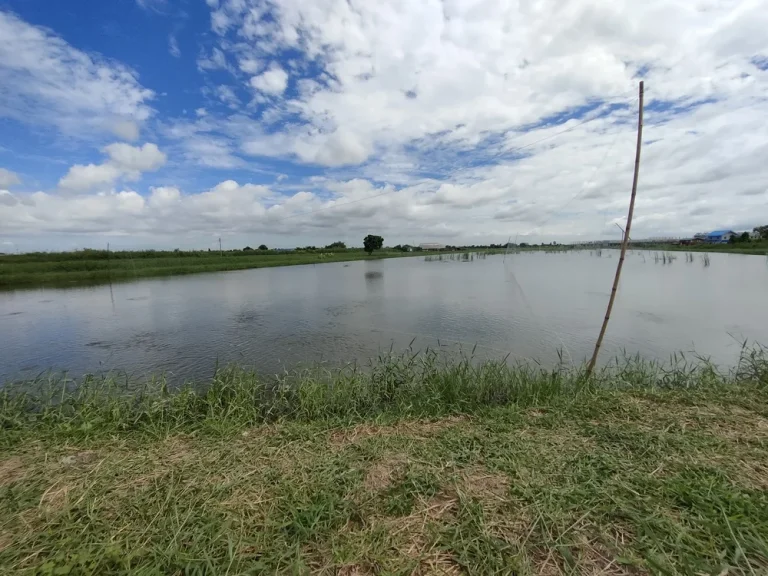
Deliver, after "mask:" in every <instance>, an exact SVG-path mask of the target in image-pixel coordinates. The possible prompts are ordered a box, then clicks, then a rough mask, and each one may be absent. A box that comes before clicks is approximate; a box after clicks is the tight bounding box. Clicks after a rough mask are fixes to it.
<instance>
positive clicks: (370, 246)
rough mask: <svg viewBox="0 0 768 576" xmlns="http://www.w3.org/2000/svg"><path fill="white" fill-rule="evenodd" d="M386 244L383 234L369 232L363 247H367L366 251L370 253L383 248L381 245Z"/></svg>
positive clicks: (364, 239)
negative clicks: (377, 234) (376, 234)
mask: <svg viewBox="0 0 768 576" xmlns="http://www.w3.org/2000/svg"><path fill="white" fill-rule="evenodd" d="M383 245H384V238H382V237H381V236H375V235H373V234H368V236H366V237H365V238H363V248H365V251H366V252H368V254H369V255H370V254H373V251H374V250H381V247H382V246H383Z"/></svg>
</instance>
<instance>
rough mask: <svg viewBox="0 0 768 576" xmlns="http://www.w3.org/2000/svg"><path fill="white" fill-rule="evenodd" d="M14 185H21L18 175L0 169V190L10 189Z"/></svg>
mask: <svg viewBox="0 0 768 576" xmlns="http://www.w3.org/2000/svg"><path fill="white" fill-rule="evenodd" d="M14 184H21V178H19V175H18V174H16V173H15V172H11V171H10V170H7V169H6V168H0V189H3V188H6V189H7V188H10V187H11V186H13V185H14Z"/></svg>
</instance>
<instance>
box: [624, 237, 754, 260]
mask: <svg viewBox="0 0 768 576" xmlns="http://www.w3.org/2000/svg"><path fill="white" fill-rule="evenodd" d="M632 247H633V248H634V249H636V250H667V251H678V252H711V253H724V254H751V255H753V256H764V255H765V256H768V240H759V241H757V240H756V241H751V242H737V243H735V244H692V245H690V246H682V245H680V244H652V245H648V246H647V247H646V246H643V247H642V248H640V247H639V246H632Z"/></svg>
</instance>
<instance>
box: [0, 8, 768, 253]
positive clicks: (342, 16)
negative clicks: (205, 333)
mask: <svg viewBox="0 0 768 576" xmlns="http://www.w3.org/2000/svg"><path fill="white" fill-rule="evenodd" d="M636 4H637V3H632V2H629V1H618V2H613V3H610V5H608V4H606V5H593V3H591V2H587V1H584V0H569V1H567V2H555V1H554V0H551V1H545V2H542V3H539V4H537V5H536V6H535V7H533V6H528V5H526V4H520V5H508V6H507V5H504V4H503V3H498V2H476V1H470V0H444V1H439V0H417V1H414V2H409V3H402V2H394V1H388V0H385V1H382V2H379V3H368V2H356V1H354V0H353V1H350V2H347V1H346V0H317V1H316V2H313V3H306V2H302V1H299V0H280V1H279V2H271V1H265V0H182V1H172V0H115V1H110V2H104V1H95V0H82V1H78V2H50V1H43V0H0V34H1V35H2V36H3V43H2V46H0V82H2V84H3V86H4V90H3V91H2V92H0V222H2V225H0V243H2V245H1V246H0V251H24V250H34V249H72V248H82V247H86V246H98V245H101V244H105V243H106V242H110V243H111V244H112V245H114V246H117V247H123V248H133V247H142V246H155V247H158V248H161V247H165V248H167V247H190V248H192V247H197V248H200V247H203V248H204V247H207V246H210V245H212V244H213V243H214V242H216V239H217V238H218V237H219V236H221V237H223V238H225V240H226V241H227V242H228V243H229V244H230V245H233V246H239V245H246V244H251V245H252V244H254V243H256V244H260V243H262V242H265V243H267V244H269V245H273V246H285V247H290V246H296V245H303V244H322V243H326V242H331V241H334V240H339V239H341V240H345V241H347V242H348V243H350V244H360V243H361V239H362V237H363V236H364V235H365V234H366V233H368V232H377V233H380V234H382V235H383V236H384V237H385V239H386V240H387V243H391V244H396V243H404V242H408V243H416V242H422V241H442V242H447V243H465V242H466V243H480V242H501V241H504V240H505V239H506V238H507V237H509V236H520V237H525V238H527V239H528V240H530V241H540V240H544V241H550V240H558V241H567V240H569V239H577V238H590V239H591V238H600V237H611V236H615V235H617V234H618V233H619V232H618V229H617V227H616V226H615V224H616V223H619V224H620V225H621V224H622V223H623V220H624V219H625V213H626V203H627V192H628V188H629V183H630V181H631V168H632V167H631V164H632V160H633V153H632V148H633V146H634V131H635V114H636V109H637V97H636V89H637V82H638V80H639V79H640V78H642V79H644V80H645V81H646V86H647V95H646V105H647V106H646V146H645V150H644V153H643V170H642V172H641V186H640V194H639V196H638V207H637V212H636V218H637V220H636V222H635V230H636V232H635V236H636V237H637V236H666V235H675V236H677V235H683V234H689V233H693V232H696V231H699V230H707V229H711V228H723V227H731V228H739V229H743V228H747V227H752V226H756V225H759V224H765V223H766V222H768V210H767V209H766V206H768V202H766V200H768V197H767V196H766V194H767V192H766V182H767V181H768V178H766V176H768V172H767V170H768V168H766V163H765V161H764V159H765V154H766V151H767V150H768V142H766V139H765V136H764V134H766V133H768V132H767V131H766V130H765V128H767V127H768V126H765V125H764V124H765V123H766V122H768V120H766V118H768V114H766V113H767V112H768V98H767V94H768V71H766V66H765V65H764V63H765V62H766V61H768V41H767V40H766V37H765V34H764V32H763V31H764V30H765V29H768V10H765V9H764V8H765V6H764V3H762V2H759V1H757V2H741V3H736V4H734V3H732V2H725V1H722V2H718V1H713V2H708V3H706V4H704V3H702V4H696V3H691V2H689V1H687V0H685V1H683V0H679V1H666V0H665V1H662V0H651V1H650V2H646V3H643V4H642V6H638V5H636Z"/></svg>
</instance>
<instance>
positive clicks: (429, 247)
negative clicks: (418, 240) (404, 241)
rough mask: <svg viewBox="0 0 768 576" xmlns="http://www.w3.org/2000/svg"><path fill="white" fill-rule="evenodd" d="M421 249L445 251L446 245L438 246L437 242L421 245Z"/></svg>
mask: <svg viewBox="0 0 768 576" xmlns="http://www.w3.org/2000/svg"><path fill="white" fill-rule="evenodd" d="M419 248H421V249H422V250H443V249H445V244H438V243H437V242H424V243H423V244H419Z"/></svg>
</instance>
